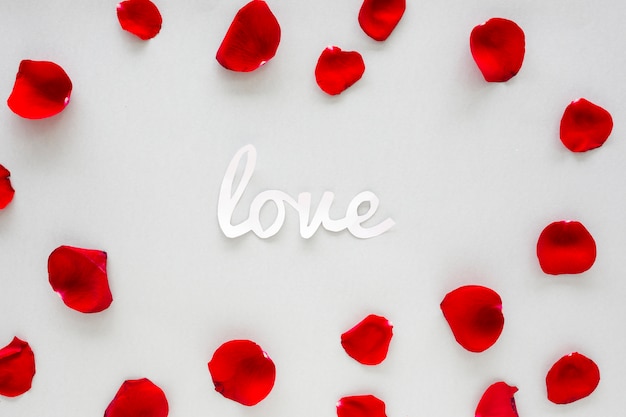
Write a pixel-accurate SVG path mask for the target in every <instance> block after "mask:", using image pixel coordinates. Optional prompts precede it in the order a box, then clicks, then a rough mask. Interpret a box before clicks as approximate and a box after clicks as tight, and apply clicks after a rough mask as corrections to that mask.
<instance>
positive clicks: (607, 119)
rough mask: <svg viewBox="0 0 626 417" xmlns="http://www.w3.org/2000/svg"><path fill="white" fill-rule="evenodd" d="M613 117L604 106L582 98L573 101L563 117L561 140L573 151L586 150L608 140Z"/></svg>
mask: <svg viewBox="0 0 626 417" xmlns="http://www.w3.org/2000/svg"><path fill="white" fill-rule="evenodd" d="M612 130H613V118H612V117H611V114H610V113H609V112H608V111H606V110H604V109H603V108H602V107H600V106H598V105H596V104H593V103H592V102H590V101H588V100H586V99H584V98H580V99H578V100H575V101H572V102H571V103H570V104H569V105H568V106H567V107H566V108H565V112H564V113H563V117H562V118H561V128H560V137H561V142H563V145H565V147H566V148H567V149H569V150H570V151H572V152H586V151H589V150H591V149H595V148H598V147H600V146H602V145H603V144H604V142H606V140H607V139H608V138H609V135H610V134H611V131H612Z"/></svg>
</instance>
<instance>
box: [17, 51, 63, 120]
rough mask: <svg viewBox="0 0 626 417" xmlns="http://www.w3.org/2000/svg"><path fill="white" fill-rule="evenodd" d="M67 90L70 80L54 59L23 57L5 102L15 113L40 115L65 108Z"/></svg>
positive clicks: (34, 116) (29, 117) (54, 112)
mask: <svg viewBox="0 0 626 417" xmlns="http://www.w3.org/2000/svg"><path fill="white" fill-rule="evenodd" d="M71 93H72V81H71V80H70V78H69V77H68V76H67V74H66V73H65V71H64V70H63V68H61V67H60V66H58V65H57V64H55V63H54V62H48V61H30V60H24V61H22V62H20V68H19V70H18V72H17V76H16V78H15V84H14V85H13V91H12V92H11V95H10V96H9V99H8V100H7V104H8V105H9V108H10V109H11V110H12V111H13V113H15V114H17V115H18V116H21V117H24V118H26V119H43V118H46V117H50V116H54V115H55V114H57V113H60V112H61V111H62V110H63V109H65V106H67V104H68V103H69V102H70V94H71Z"/></svg>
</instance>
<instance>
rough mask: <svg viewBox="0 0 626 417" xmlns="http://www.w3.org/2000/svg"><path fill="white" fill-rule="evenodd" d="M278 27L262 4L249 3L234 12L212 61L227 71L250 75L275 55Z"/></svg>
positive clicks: (260, 1)
mask: <svg viewBox="0 0 626 417" xmlns="http://www.w3.org/2000/svg"><path fill="white" fill-rule="evenodd" d="M279 43H280V25H279V24H278V20H276V17H275V16H274V14H273V13H272V11H271V10H270V8H269V6H268V5H267V3H265V2H264V1H263V0H252V1H251V2H250V3H248V4H246V5H245V6H243V7H242V8H241V10H239V12H237V15H236V16H235V19H234V20H233V22H232V23H231V24H230V27H229V28H228V31H227V32H226V35H225V36H224V40H222V44H221V45H220V47H219V49H218V50H217V55H216V59H217V62H219V63H220V64H221V65H222V66H223V67H224V68H226V69H229V70H231V71H238V72H250V71H254V70H255V69H257V68H259V67H260V66H261V65H263V64H265V63H266V62H267V61H269V60H270V59H272V58H273V57H274V55H276V50H277V49H278V44H279Z"/></svg>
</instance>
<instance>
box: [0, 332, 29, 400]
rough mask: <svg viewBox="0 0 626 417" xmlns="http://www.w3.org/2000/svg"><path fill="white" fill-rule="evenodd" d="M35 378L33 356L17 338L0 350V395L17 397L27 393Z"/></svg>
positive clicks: (27, 347)
mask: <svg viewBox="0 0 626 417" xmlns="http://www.w3.org/2000/svg"><path fill="white" fill-rule="evenodd" d="M34 376H35V355H34V354H33V351H32V349H31V348H30V346H29V345H28V343H26V342H24V341H23V340H20V339H18V338H17V337H14V338H13V341H11V343H9V344H8V345H7V346H5V347H3V348H2V349H0V395H4V396H5V397H17V396H18V395H21V394H23V393H25V392H26V391H28V390H29V389H30V387H31V385H32V382H33V377H34Z"/></svg>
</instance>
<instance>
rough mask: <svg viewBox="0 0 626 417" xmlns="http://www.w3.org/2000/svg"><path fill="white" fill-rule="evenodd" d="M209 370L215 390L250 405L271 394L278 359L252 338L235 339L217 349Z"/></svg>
mask: <svg viewBox="0 0 626 417" xmlns="http://www.w3.org/2000/svg"><path fill="white" fill-rule="evenodd" d="M209 372H210V373H211V378H212V379H213V384H214V385H215V391H217V392H219V393H220V394H222V395H223V396H224V397H226V398H228V399H231V400H233V401H237V402H238V403H241V404H243V405H248V406H252V405H255V404H257V403H259V402H260V401H261V400H263V399H264V398H265V397H267V395H268V394H269V393H270V391H271V390H272V387H273V386H274V380H275V379H276V367H275V366H274V362H272V360H271V359H270V358H269V356H268V355H267V353H265V352H264V351H263V349H261V347H260V346H259V345H257V344H256V343H254V342H252V341H250V340H231V341H229V342H226V343H224V344H223V345H221V346H220V347H219V348H217V350H216V351H215V353H214V354H213V357H212V358H211V361H209Z"/></svg>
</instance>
